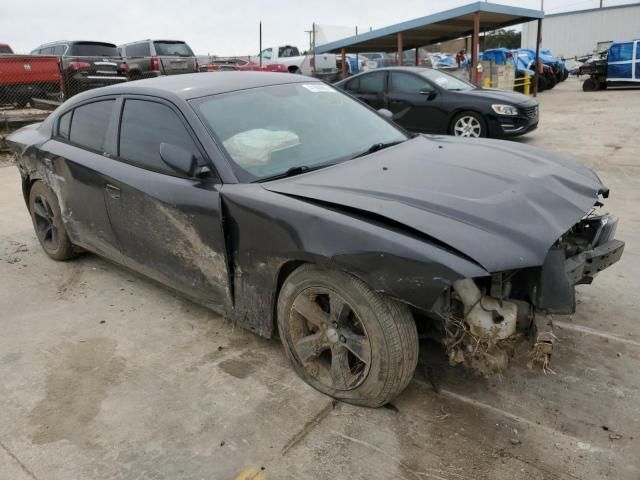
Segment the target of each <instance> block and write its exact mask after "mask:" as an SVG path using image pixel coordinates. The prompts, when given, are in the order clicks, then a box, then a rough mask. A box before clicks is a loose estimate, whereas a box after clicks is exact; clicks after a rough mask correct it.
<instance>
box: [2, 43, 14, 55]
mask: <svg viewBox="0 0 640 480" xmlns="http://www.w3.org/2000/svg"><path fill="white" fill-rule="evenodd" d="M0 53H13V51H12V50H11V48H10V47H9V45H0Z"/></svg>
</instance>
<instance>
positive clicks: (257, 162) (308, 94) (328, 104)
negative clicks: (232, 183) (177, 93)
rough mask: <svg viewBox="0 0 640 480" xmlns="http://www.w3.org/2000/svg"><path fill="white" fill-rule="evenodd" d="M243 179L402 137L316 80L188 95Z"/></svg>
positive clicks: (315, 164) (345, 156)
mask: <svg viewBox="0 0 640 480" xmlns="http://www.w3.org/2000/svg"><path fill="white" fill-rule="evenodd" d="M192 104H194V106H195V108H196V111H197V112H198V114H199V116H200V117H201V118H202V120H203V121H204V123H205V124H206V125H208V126H209V128H210V130H211V132H212V133H213V135H214V136H215V137H216V139H217V140H218V142H219V143H221V144H222V145H223V146H224V148H225V150H226V151H227V153H228V154H229V157H230V158H231V160H232V161H233V164H234V167H235V171H236V174H237V175H238V177H239V179H240V180H241V181H243V182H251V181H259V180H262V179H266V178H268V177H274V176H278V175H282V174H285V173H286V172H288V171H292V169H294V170H296V169H298V170H307V169H309V170H312V169H314V168H320V167H322V166H327V165H331V164H334V163H338V162H341V161H345V160H349V159H351V158H353V157H355V156H356V155H359V154H362V153H363V152H365V151H367V150H369V149H370V148H371V147H372V146H374V145H376V144H378V146H384V145H387V144H391V143H395V142H402V141H404V140H406V139H407V138H408V136H407V135H406V134H405V133H403V132H402V131H401V130H400V129H398V128H396V127H395V126H393V125H392V124H391V123H389V122H388V121H386V120H385V119H383V118H382V117H381V116H380V115H377V114H376V113H374V112H372V111H371V110H369V108H367V107H365V106H364V105H362V104H361V103H359V102H357V101H356V100H354V99H352V98H351V97H349V96H348V95H345V94H343V93H341V92H338V91H337V90H335V89H334V88H333V87H331V86H329V85H326V84H324V83H321V82H312V81H310V82H308V83H291V84H285V85H273V86H267V87H260V88H254V89H250V90H242V91H238V92H231V93H225V94H220V95H212V96H209V97H204V98H200V99H196V100H192Z"/></svg>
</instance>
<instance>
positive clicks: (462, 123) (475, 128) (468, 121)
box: [450, 112, 487, 138]
mask: <svg viewBox="0 0 640 480" xmlns="http://www.w3.org/2000/svg"><path fill="white" fill-rule="evenodd" d="M450 133H451V135H454V136H456V137H475V138H477V137H486V136H487V127H486V123H485V121H484V118H482V115H480V114H479V113H476V112H462V113H460V114H458V115H456V117H455V118H454V119H453V121H452V122H451V128H450Z"/></svg>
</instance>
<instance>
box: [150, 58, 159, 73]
mask: <svg viewBox="0 0 640 480" xmlns="http://www.w3.org/2000/svg"><path fill="white" fill-rule="evenodd" d="M151 70H153V71H154V72H157V71H159V70H160V60H159V59H158V57H151Z"/></svg>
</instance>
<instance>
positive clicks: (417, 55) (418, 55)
mask: <svg viewBox="0 0 640 480" xmlns="http://www.w3.org/2000/svg"><path fill="white" fill-rule="evenodd" d="M419 65H420V49H419V48H418V47H416V67H417V66H419Z"/></svg>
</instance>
